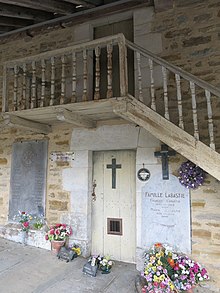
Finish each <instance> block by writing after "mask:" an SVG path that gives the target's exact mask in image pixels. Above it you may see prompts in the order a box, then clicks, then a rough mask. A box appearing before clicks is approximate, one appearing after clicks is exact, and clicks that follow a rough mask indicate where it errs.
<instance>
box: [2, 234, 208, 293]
mask: <svg viewBox="0 0 220 293" xmlns="http://www.w3.org/2000/svg"><path fill="white" fill-rule="evenodd" d="M86 261H87V260H86V259H84V258H82V257H78V258H76V259H74V260H73V261H72V262H69V263H66V262H65V261H62V260H58V259H57V257H56V256H55V255H54V254H52V252H51V251H48V250H45V249H40V248H35V247H31V246H24V245H22V244H19V243H15V242H12V241H8V240H6V239H2V238H0V293H63V292H65V293H69V292H71V293H135V292H136V289H135V278H136V276H137V274H138V271H136V269H135V265H132V264H126V263H121V262H116V263H115V265H114V266H113V268H112V271H111V273H110V274H108V275H103V274H101V272H100V271H99V272H98V274H97V276H96V277H90V276H87V275H85V274H83V273H82V268H83V265H84V264H85V263H86ZM197 292H198V293H210V292H211V291H209V290H207V289H205V288H198V289H196V290H194V293H197Z"/></svg>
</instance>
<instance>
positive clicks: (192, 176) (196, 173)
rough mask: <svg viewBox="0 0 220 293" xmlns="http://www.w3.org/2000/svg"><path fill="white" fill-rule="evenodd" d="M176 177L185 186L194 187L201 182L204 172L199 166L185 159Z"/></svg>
mask: <svg viewBox="0 0 220 293" xmlns="http://www.w3.org/2000/svg"><path fill="white" fill-rule="evenodd" d="M178 178H179V181H180V183H181V184H182V185H183V186H185V187H186V188H190V189H196V188H198V187H199V186H200V185H202V184H203V182H204V178H205V173H204V171H203V170H202V169H201V168H200V167H199V166H197V165H195V164H194V163H192V162H190V161H187V162H184V163H182V164H181V166H180V168H179V176H178Z"/></svg>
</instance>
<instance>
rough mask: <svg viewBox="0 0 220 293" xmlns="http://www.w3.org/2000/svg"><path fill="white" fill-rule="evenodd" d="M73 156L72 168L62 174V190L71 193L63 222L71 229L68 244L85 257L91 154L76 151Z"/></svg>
mask: <svg viewBox="0 0 220 293" xmlns="http://www.w3.org/2000/svg"><path fill="white" fill-rule="evenodd" d="M74 155H75V159H74V161H73V163H72V168H71V169H66V170H64V173H63V177H64V189H67V190H69V191H70V193H71V200H70V202H71V206H70V213H69V214H68V215H66V216H65V217H63V220H64V221H65V222H66V223H69V224H70V225H71V227H72V229H73V235H72V236H71V237H70V243H75V244H78V245H79V246H80V247H81V249H82V255H83V256H84V257H87V256H89V255H90V251H91V193H92V189H91V186H92V152H91V151H88V150H85V151H84V150H83V151H76V152H75V154H74ZM64 218H65V219H64Z"/></svg>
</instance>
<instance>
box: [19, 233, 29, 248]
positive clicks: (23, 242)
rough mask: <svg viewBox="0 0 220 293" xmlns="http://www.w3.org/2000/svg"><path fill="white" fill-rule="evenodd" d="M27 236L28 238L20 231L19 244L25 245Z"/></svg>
mask: <svg viewBox="0 0 220 293" xmlns="http://www.w3.org/2000/svg"><path fill="white" fill-rule="evenodd" d="M27 236H28V232H27V231H23V230H21V232H20V239H21V244H23V245H27Z"/></svg>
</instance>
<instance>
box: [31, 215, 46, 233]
mask: <svg viewBox="0 0 220 293" xmlns="http://www.w3.org/2000/svg"><path fill="white" fill-rule="evenodd" d="M33 222H34V223H33V227H34V228H35V229H37V230H40V229H41V228H42V227H43V226H44V225H45V220H44V218H43V216H35V217H33Z"/></svg>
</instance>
